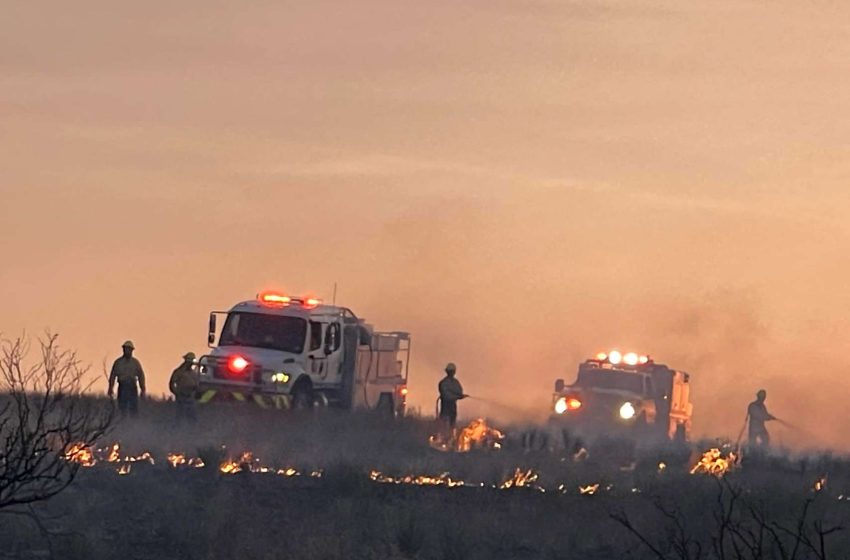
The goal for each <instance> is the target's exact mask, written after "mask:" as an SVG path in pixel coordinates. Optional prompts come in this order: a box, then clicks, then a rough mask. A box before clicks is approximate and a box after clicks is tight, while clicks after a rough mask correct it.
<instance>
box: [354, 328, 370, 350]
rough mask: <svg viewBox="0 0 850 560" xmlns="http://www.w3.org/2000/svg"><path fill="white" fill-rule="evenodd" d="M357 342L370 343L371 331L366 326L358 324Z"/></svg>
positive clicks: (366, 344) (367, 344) (365, 344)
mask: <svg viewBox="0 0 850 560" xmlns="http://www.w3.org/2000/svg"><path fill="white" fill-rule="evenodd" d="M357 334H358V337H359V339H360V340H359V342H360V345H361V346H370V345H371V344H372V333H370V332H369V329H367V328H366V327H363V326H360V327H359V328H358V329H357Z"/></svg>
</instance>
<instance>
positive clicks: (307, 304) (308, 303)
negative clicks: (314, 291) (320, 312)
mask: <svg viewBox="0 0 850 560" xmlns="http://www.w3.org/2000/svg"><path fill="white" fill-rule="evenodd" d="M321 304H322V300H320V299H318V298H312V297H311V298H307V299H305V300H304V308H305V309H313V308H315V307H318V306H319V305H321Z"/></svg>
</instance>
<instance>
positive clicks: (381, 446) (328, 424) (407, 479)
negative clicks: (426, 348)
mask: <svg viewBox="0 0 850 560" xmlns="http://www.w3.org/2000/svg"><path fill="white" fill-rule="evenodd" d="M164 410H166V412H168V413H169V414H170V409H164ZM199 413H200V414H199V416H200V420H199V423H198V425H197V426H194V427H184V428H181V429H175V430H172V429H169V430H165V429H163V428H164V426H166V425H167V424H168V422H170V418H171V417H170V416H166V417H165V418H164V419H162V420H161V421H159V422H160V423H159V424H157V421H158V420H157V419H156V418H155V417H154V418H153V419H151V418H148V419H143V420H141V421H140V422H136V423H132V424H130V423H127V424H125V425H123V426H121V427H120V429H119V430H118V431H117V432H116V433H115V434H114V436H113V437H114V438H115V439H117V440H119V441H120V444H119V443H116V442H115V441H114V440H110V441H108V442H104V443H102V444H101V443H99V444H98V445H96V446H95V448H85V446H77V447H74V446H69V448H68V449H67V453H66V458H68V460H72V461H75V462H78V463H79V464H80V465H81V466H83V465H86V466H85V467H84V468H83V469H82V470H83V471H84V474H83V475H82V476H81V477H80V478H79V479H78V484H76V485H75V487H74V488H72V489H71V490H70V493H69V494H68V495H67V496H64V495H63V496H60V497H59V498H57V501H56V502H55V503H51V504H50V507H51V508H52V509H51V510H50V511H51V513H55V512H57V511H58V512H69V513H70V515H68V517H67V518H66V520H65V521H64V522H65V523H66V526H65V527H63V530H64V529H67V530H68V532H69V533H71V532H75V533H76V534H80V535H88V534H92V535H94V536H92V537H91V538H89V537H85V540H83V541H81V542H80V544H79V545H75V546H68V547H66V548H63V558H66V559H68V560H76V559H77V558H86V559H87V560H92V559H100V558H113V557H120V556H124V557H134V554H135V553H136V552H138V547H139V546H142V545H139V544H138V543H137V542H134V541H133V539H132V538H130V537H131V536H132V535H137V534H140V532H144V534H147V535H157V537H156V538H151V539H147V540H146V541H145V543H144V545H143V546H144V550H145V553H146V554H148V555H150V557H160V558H186V559H191V560H194V559H198V560H201V559H203V560H208V559H218V558H222V559H223V558H232V557H237V556H243V557H252V558H266V557H269V551H272V550H274V551H278V550H281V549H285V550H286V551H287V552H286V555H287V557H288V558H292V559H295V560H301V559H304V560H307V559H312V558H318V557H321V558H351V557H363V558H373V559H389V558H413V557H415V558H417V559H420V560H432V559H433V560H440V559H441V558H450V557H457V558H469V559H471V560H479V559H480V560H484V559H487V560H490V559H503V558H504V559H507V558H517V557H527V558H538V557H544V558H559V559H579V558H581V559H582V560H585V559H596V560H601V559H603V558H604V559H608V558H621V557H625V556H626V555H628V557H630V558H634V559H636V560H643V559H644V558H650V557H652V556H651V555H649V554H644V552H646V551H644V550H637V548H636V543H635V541H634V540H633V539H630V537H629V534H628V533H627V532H626V531H624V530H623V529H622V528H619V527H617V526H616V524H614V523H612V522H611V518H610V516H611V514H612V513H616V512H618V511H621V510H625V511H627V512H628V514H629V519H631V520H633V521H634V523H635V524H636V525H637V529H638V530H642V531H643V530H647V529H648V530H649V531H650V532H652V534H659V535H664V534H666V533H665V531H666V528H667V525H665V523H667V522H668V521H667V520H668V518H667V517H665V516H664V515H660V514H658V512H656V511H655V510H654V509H653V504H654V503H655V501H656V500H663V502H664V503H665V504H668V505H669V504H672V506H674V507H675V508H678V509H676V510H675V511H676V512H677V515H679V514H681V515H682V516H683V518H685V519H688V520H689V522H690V523H691V524H693V525H695V526H694V527H692V529H691V530H692V531H693V533H691V534H689V535H688V538H691V539H694V540H700V539H702V540H701V541H700V542H703V543H708V544H706V546H709V547H710V540H707V539H709V538H710V537H711V535H710V533H707V532H705V531H708V530H709V529H703V528H702V526H700V525H699V524H700V523H703V521H702V520H704V519H709V520H710V515H706V512H707V511H710V508H711V507H712V506H711V504H715V503H716V495H715V494H716V490H717V487H718V484H727V483H728V484H732V485H735V486H736V487H741V488H744V489H746V493H745V494H744V496H745V497H746V499H747V500H751V501H752V502H753V503H755V504H759V505H762V504H763V507H764V508H765V512H766V515H772V516H773V517H770V518H769V519H771V521H775V522H777V523H782V524H783V525H782V526H783V527H790V526H791V525H789V523H790V522H791V521H793V519H791V517H793V516H791V517H789V518H786V517H783V516H784V515H785V514H786V513H787V514H790V513H793V512H797V511H799V508H800V507H801V506H802V504H804V503H806V502H807V501H810V502H811V503H812V506H811V508H812V509H811V511H812V515H816V516H817V517H816V519H818V520H821V519H822V520H823V521H824V523H825V525H824V526H825V527H827V528H831V527H832V524H831V522H830V520H831V519H833V518H830V517H828V516H829V515H831V514H832V513H831V512H835V511H837V512H839V513H841V514H843V515H847V514H848V512H850V510H847V508H848V507H850V501H848V499H847V498H846V496H848V495H850V479H848V476H847V475H846V474H844V473H846V472H850V469H848V468H847V466H846V463H842V462H841V461H839V460H836V459H832V458H828V457H826V458H822V459H817V460H815V459H809V462H808V463H793V461H792V459H787V458H785V459H777V458H771V457H768V458H766V459H764V460H762V461H761V462H758V461H756V460H752V461H751V460H750V457H749V456H747V458H746V459H743V458H740V457H737V458H735V459H734V460H730V459H732V458H731V457H730V455H729V453H730V451H731V450H730V449H728V448H724V447H722V446H716V447H717V449H718V450H719V451H720V452H721V453H720V455H719V456H716V454H714V453H711V454H710V455H709V458H710V460H708V461H707V460H705V458H706V456H705V455H704V454H703V451H702V450H700V451H699V452H698V454H697V455H696V456H695V457H693V458H691V457H689V456H688V453H690V452H691V451H690V450H685V451H684V452H682V453H678V452H677V453H674V454H671V453H668V452H666V451H664V450H659V451H655V450H644V451H640V450H639V451H638V452H637V454H633V455H632V456H624V455H623V454H622V453H619V452H616V451H614V450H611V451H609V450H607V449H604V448H600V446H598V445H593V443H592V442H588V443H587V449H589V452H588V451H587V450H585V451H584V452H583V453H581V456H580V458H578V459H577V458H575V457H574V454H575V453H576V450H575V449H573V448H569V449H563V450H560V451H558V452H555V453H552V452H549V451H545V450H544V451H541V450H537V451H534V452H527V451H526V450H525V449H523V448H522V447H521V446H520V445H517V444H516V439H517V438H516V436H515V434H514V432H513V431H512V430H511V429H506V430H504V432H503V431H502V430H499V433H500V434H501V435H502V437H501V438H500V439H499V440H498V443H499V444H500V445H499V447H495V446H484V447H482V448H480V449H479V448H476V447H475V445H470V447H469V452H446V453H438V452H435V451H434V448H433V447H432V446H431V445H429V444H428V441H429V435H430V434H431V433H433V432H434V424H432V423H429V422H424V421H416V420H412V419H405V420H402V421H400V422H396V423H391V424H388V423H386V422H383V421H380V420H378V419H375V418H372V417H368V416H362V415H345V416H342V415H339V416H337V415H333V414H331V413H328V414H327V416H323V415H315V416H314V415H302V416H298V415H293V416H284V417H272V416H270V415H265V414H264V413H258V414H250V415H247V416H245V417H243V416H233V417H231V416H230V414H232V412H231V410H227V409H221V411H220V414H221V416H218V417H216V416H212V415H211V413H210V412H207V411H203V410H202V411H199ZM466 427H469V426H466ZM456 443H457V440H455V444H456ZM224 446H226V447H224ZM710 447H711V448H713V447H714V446H708V445H707V446H706V447H705V448H704V449H708V450H709V451H711V449H710ZM453 449H456V447H455V448H453ZM193 451H194V453H192V452H193ZM441 451H442V450H441ZM641 453H643V455H641ZM146 454H147V455H146ZM130 458H135V459H136V460H135V461H131V460H129V459H130ZM125 459H126V461H125ZM721 459H722V460H725V461H726V462H727V468H726V469H725V470H723V471H721V472H723V478H718V477H717V476H716V473H717V472H718V470H717V467H716V465H717V464H718V463H719V462H720V460H721ZM783 461H784V462H783ZM624 465H625V466H628V468H627V469H622V467H623V466H624ZM697 465H699V468H697V469H696V470H694V468H695V467H696V466H697ZM201 466H203V467H206V468H199V467H201ZM222 467H224V468H222ZM322 469H326V470H324V471H322ZM122 470H123V471H124V473H123V474H119V471H122ZM692 470H694V475H693V476H692V475H690V474H689V473H690V472H691V471H692ZM201 473H204V474H201ZM825 473H829V479H828V483H827V479H826V475H825ZM705 474H708V475H709V476H699V475H705ZM117 496H120V499H118V498H117ZM127 503H132V504H133V508H134V511H137V512H140V513H139V514H138V515H137V516H136V517H134V519H133V521H132V523H129V522H127V520H126V516H125V515H123V514H122V512H124V511H125V510H126V504H127ZM707 504H709V505H707ZM53 508H55V509H53ZM671 511H672V510H671ZM143 512H150V513H143ZM187 512H191V513H190V514H189V515H187ZM705 523H708V521H705ZM493 527H499V530H498V533H497V534H496V535H495V536H494V531H493ZM282 528H284V529H285V530H282ZM3 531H4V529H3V528H2V527H0V533H2V532H3ZM5 531H6V534H7V535H10V536H9V539H12V538H14V539H15V540H14V542H18V543H23V542H28V543H31V544H30V546H34V547H38V546H39V544H38V543H39V542H40V541H39V540H38V536H37V535H36V536H35V537H33V538H32V539H29V540H27V538H25V536H24V535H26V534H27V529H26V527H24V528H23V529H22V528H21V526H20V525H15V526H14V531H13V530H12V525H11V524H9V525H7V527H6V529H5ZM22 531H23V532H22ZM103 535H106V536H107V537H108V538H103ZM837 535H839V537H838V538H842V539H843V538H844V534H843V533H838V534H837ZM81 538H83V537H81ZM832 538H834V537H833V536H830V537H829V539H832ZM447 541H448V542H449V544H446V542H447ZM458 542H463V543H464V545H463V546H461V545H458V544H457V543H458ZM842 542H846V543H847V548H846V549H845V548H840V546H841V543H836V545H835V546H836V548H834V549H833V553H832V555H831V557H837V558H841V557H844V556H845V555H842V552H844V551H846V550H850V538H848V539H845V541H842ZM452 543H454V544H452ZM455 545H457V546H455ZM20 546H24V545H20ZM402 549H403V550H404V551H407V552H402ZM75 550H80V551H81V552H80V553H79V554H77V553H76V552H74V551H75Z"/></svg>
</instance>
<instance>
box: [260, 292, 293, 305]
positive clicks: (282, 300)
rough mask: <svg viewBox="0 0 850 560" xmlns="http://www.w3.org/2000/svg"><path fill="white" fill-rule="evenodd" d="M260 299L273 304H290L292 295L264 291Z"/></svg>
mask: <svg viewBox="0 0 850 560" xmlns="http://www.w3.org/2000/svg"><path fill="white" fill-rule="evenodd" d="M259 300H260V301H261V302H263V303H267V304H271V305H289V304H290V303H292V298H291V297H289V296H285V295H283V294H278V293H275V292H263V293H262V294H260V297H259Z"/></svg>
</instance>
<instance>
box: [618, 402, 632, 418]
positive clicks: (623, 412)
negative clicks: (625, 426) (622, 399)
mask: <svg viewBox="0 0 850 560" xmlns="http://www.w3.org/2000/svg"><path fill="white" fill-rule="evenodd" d="M634 417H635V405H633V404H632V403H630V402H627V403H623V406H621V407H620V418H622V419H623V420H631V419H632V418H634Z"/></svg>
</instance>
